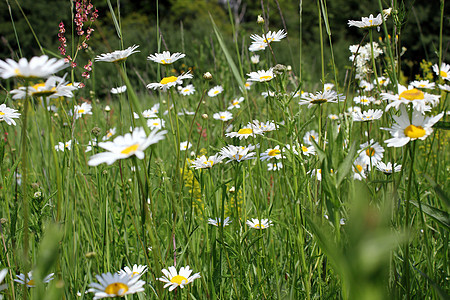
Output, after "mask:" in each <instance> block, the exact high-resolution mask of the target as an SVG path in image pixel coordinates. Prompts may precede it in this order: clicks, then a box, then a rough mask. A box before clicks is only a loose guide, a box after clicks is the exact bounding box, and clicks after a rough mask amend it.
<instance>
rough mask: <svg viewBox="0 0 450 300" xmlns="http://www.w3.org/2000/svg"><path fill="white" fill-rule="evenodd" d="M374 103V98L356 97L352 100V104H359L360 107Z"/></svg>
mask: <svg viewBox="0 0 450 300" xmlns="http://www.w3.org/2000/svg"><path fill="white" fill-rule="evenodd" d="M374 101H375V98H374V97H366V96H356V97H354V98H353V102H355V103H356V104H361V105H369V104H370V103H372V102H374Z"/></svg>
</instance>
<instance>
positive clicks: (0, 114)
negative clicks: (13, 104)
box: [0, 104, 20, 126]
mask: <svg viewBox="0 0 450 300" xmlns="http://www.w3.org/2000/svg"><path fill="white" fill-rule="evenodd" d="M19 117H20V113H18V112H17V109H13V108H9V107H7V106H6V105H5V104H0V122H1V121H5V122H6V124H8V125H14V126H16V122H15V121H14V120H13V119H17V118H19Z"/></svg>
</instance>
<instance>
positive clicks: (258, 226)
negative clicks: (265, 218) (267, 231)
mask: <svg viewBox="0 0 450 300" xmlns="http://www.w3.org/2000/svg"><path fill="white" fill-rule="evenodd" d="M255 228H258V229H264V228H266V227H265V226H264V224H261V225H260V224H255Z"/></svg>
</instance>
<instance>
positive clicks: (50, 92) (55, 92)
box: [11, 76, 78, 99]
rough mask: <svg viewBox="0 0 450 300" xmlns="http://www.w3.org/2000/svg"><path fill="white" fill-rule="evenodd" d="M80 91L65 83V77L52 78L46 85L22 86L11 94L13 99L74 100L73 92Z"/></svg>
mask: <svg viewBox="0 0 450 300" xmlns="http://www.w3.org/2000/svg"><path fill="white" fill-rule="evenodd" d="M76 89H78V88H77V87H75V86H73V85H71V84H70V83H69V82H68V81H65V76H64V77H58V76H50V77H49V78H48V79H47V80H46V81H45V83H37V84H35V85H32V86H28V87H24V86H21V87H19V88H18V89H15V90H12V91H11V94H13V95H14V96H12V98H13V99H25V98H26V96H27V90H28V96H31V97H47V99H54V98H58V97H68V98H72V97H73V93H72V91H74V90H76Z"/></svg>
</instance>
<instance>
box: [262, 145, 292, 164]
mask: <svg viewBox="0 0 450 300" xmlns="http://www.w3.org/2000/svg"><path fill="white" fill-rule="evenodd" d="M271 158H276V159H281V158H286V157H285V156H282V155H281V150H280V146H278V145H277V146H275V148H272V149H271V148H269V149H267V150H266V151H264V152H263V153H261V157H260V159H261V160H262V161H264V160H268V159H271Z"/></svg>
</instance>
